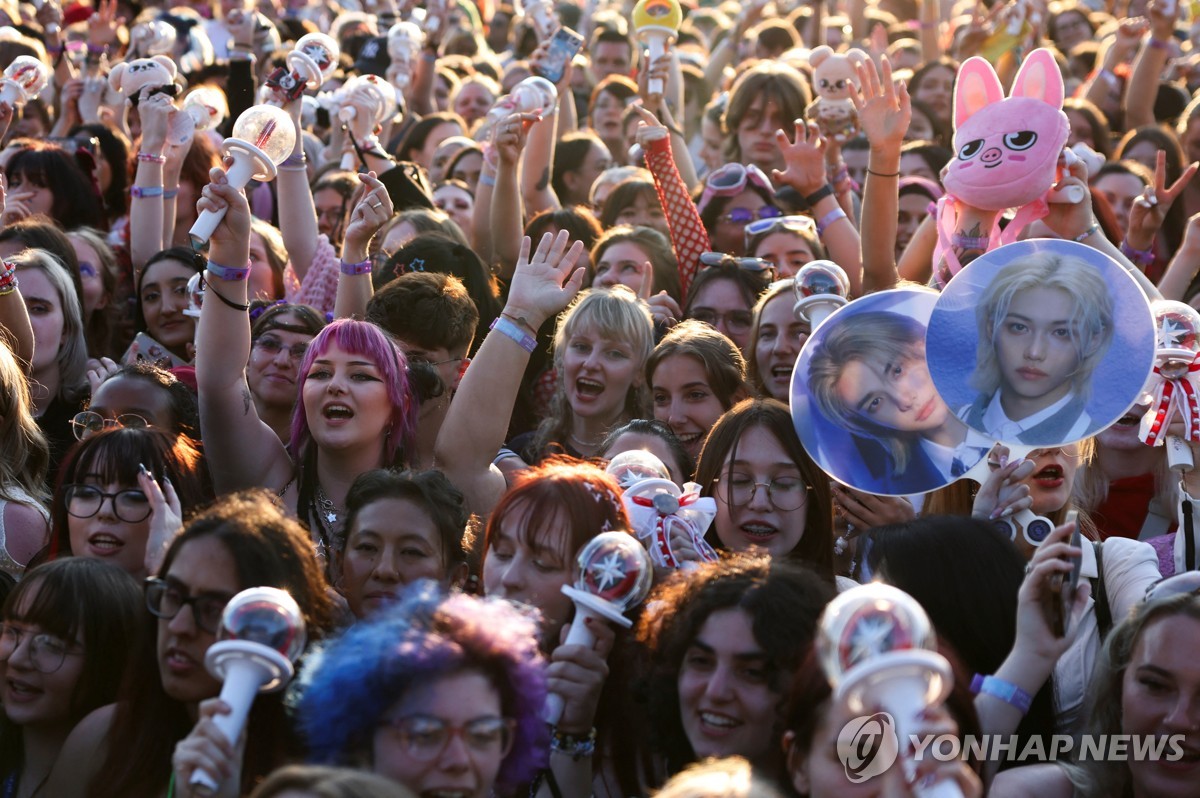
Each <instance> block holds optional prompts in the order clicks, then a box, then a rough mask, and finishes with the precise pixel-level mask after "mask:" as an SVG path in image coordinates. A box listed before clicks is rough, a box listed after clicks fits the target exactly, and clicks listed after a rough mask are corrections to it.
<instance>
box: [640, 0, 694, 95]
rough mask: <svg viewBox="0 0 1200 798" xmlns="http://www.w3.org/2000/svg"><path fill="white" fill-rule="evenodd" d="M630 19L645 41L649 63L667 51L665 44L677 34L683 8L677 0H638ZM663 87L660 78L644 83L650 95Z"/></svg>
mask: <svg viewBox="0 0 1200 798" xmlns="http://www.w3.org/2000/svg"><path fill="white" fill-rule="evenodd" d="M632 19H633V29H634V31H635V32H636V33H637V37H638V39H639V40H641V41H643V42H645V44H646V47H647V48H648V49H649V50H650V61H649V64H653V63H654V62H655V61H657V60H658V59H659V58H661V57H662V56H663V54H664V53H666V52H667V46H668V45H670V44H671V43H672V42H674V41H675V37H676V36H678V35H679V25H680V23H682V22H683V9H682V8H681V7H680V5H679V2H678V0H639V2H638V4H637V5H635V6H634V7H633V16H632ZM649 64H648V65H647V66H649ZM664 88H665V87H664V86H663V81H662V79H661V78H650V81H649V82H648V83H647V84H646V91H647V93H649V94H650V95H661V94H662V93H663V89H664Z"/></svg>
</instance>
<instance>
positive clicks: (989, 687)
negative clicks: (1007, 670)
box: [971, 673, 1033, 714]
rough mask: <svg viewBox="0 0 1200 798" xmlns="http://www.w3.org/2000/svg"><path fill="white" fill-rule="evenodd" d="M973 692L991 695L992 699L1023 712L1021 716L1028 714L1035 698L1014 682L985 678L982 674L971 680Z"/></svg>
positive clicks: (993, 677) (991, 677)
mask: <svg viewBox="0 0 1200 798" xmlns="http://www.w3.org/2000/svg"><path fill="white" fill-rule="evenodd" d="M971 692H972V693H975V694H976V695H990V696H991V697H992V698H997V699H999V700H1001V701H1003V702H1004V703H1006V704H1008V705H1010V706H1013V707H1016V708H1017V709H1019V710H1021V714H1025V713H1026V712H1028V711H1029V707H1030V705H1031V704H1032V703H1033V696H1031V695H1029V693H1027V692H1025V691H1024V690H1022V689H1021V688H1020V687H1017V686H1016V685H1015V684H1013V683H1012V682H1006V681H1004V680H1003V679H997V678H996V677H995V676H984V675H983V674H981V673H977V674H975V678H974V679H972V680H971Z"/></svg>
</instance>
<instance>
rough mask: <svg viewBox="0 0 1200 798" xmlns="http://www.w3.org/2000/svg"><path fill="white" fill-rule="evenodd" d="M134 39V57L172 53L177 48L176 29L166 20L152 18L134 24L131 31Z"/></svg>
mask: <svg viewBox="0 0 1200 798" xmlns="http://www.w3.org/2000/svg"><path fill="white" fill-rule="evenodd" d="M129 38H130V39H131V40H132V42H133V45H132V50H133V52H134V53H135V54H136V55H130V56H129V60H133V58H135V57H137V58H149V57H150V56H152V55H170V54H171V52H172V51H173V50H174V49H175V29H174V28H173V27H171V24H170V23H169V22H167V21H165V20H161V19H152V20H150V21H149V22H141V23H138V24H137V25H134V26H133V30H131V31H130V32H129Z"/></svg>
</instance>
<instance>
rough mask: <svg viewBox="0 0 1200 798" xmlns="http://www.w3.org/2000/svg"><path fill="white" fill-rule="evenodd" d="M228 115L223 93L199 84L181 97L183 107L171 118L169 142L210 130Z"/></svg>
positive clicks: (189, 139) (179, 141)
mask: <svg viewBox="0 0 1200 798" xmlns="http://www.w3.org/2000/svg"><path fill="white" fill-rule="evenodd" d="M227 116H229V104H228V103H226V102H225V94H224V92H222V91H221V90H220V89H217V88H213V87H212V86H200V87H199V88H197V89H194V90H193V91H191V92H188V95H187V96H186V97H184V98H183V107H182V108H180V109H179V112H178V113H176V114H175V115H174V116H173V117H172V120H171V130H170V136H171V143H172V144H176V145H181V144H185V143H187V142H189V141H191V139H192V136H194V135H195V134H196V133H197V132H198V131H203V130H212V129H213V128H215V127H217V125H219V124H221V123H222V122H224V121H225V117H227Z"/></svg>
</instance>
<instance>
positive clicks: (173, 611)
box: [146, 577, 231, 635]
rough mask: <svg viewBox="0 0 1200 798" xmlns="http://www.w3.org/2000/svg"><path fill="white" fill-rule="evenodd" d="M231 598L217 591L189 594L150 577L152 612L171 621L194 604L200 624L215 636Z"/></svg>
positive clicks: (148, 603)
mask: <svg viewBox="0 0 1200 798" xmlns="http://www.w3.org/2000/svg"><path fill="white" fill-rule="evenodd" d="M230 598H231V597H230V596H223V595H220V594H215V593H201V594H200V595H199V596H189V595H187V593H185V592H184V591H183V590H182V589H181V588H179V587H178V586H176V585H173V584H171V583H170V582H168V581H166V580H165V579H159V578H157V577H151V578H150V579H147V580H146V609H148V610H150V614H151V615H153V616H154V617H155V618H162V619H163V620H166V621H169V620H171V619H172V618H174V617H175V616H176V615H178V614H179V611H180V610H182V609H183V608H184V607H187V606H189V605H190V606H191V608H192V617H193V618H195V619H196V625H197V626H199V627H200V628H201V629H203V630H204V631H206V632H208V633H209V634H210V635H215V634H216V633H217V630H218V629H220V628H221V614H222V613H223V612H225V605H226V604H228V603H229V599H230Z"/></svg>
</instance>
